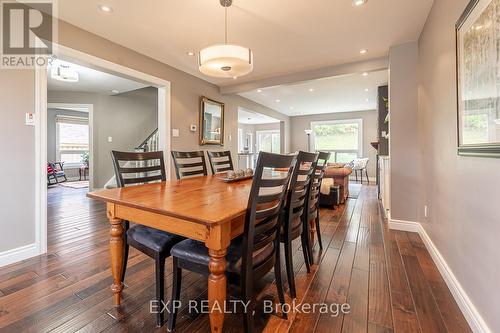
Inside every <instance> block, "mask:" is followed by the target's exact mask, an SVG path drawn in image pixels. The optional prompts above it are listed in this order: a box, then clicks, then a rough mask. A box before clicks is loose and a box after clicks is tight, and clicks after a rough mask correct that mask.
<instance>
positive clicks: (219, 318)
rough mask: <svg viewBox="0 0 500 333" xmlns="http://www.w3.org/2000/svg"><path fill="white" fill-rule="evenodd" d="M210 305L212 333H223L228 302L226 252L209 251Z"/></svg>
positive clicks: (225, 250)
mask: <svg viewBox="0 0 500 333" xmlns="http://www.w3.org/2000/svg"><path fill="white" fill-rule="evenodd" d="M208 253H209V254H210V263H209V264H208V268H209V270H210V275H209V277H208V303H209V309H210V315H209V316H210V328H211V331H212V333H215V332H218V333H220V332H222V326H223V324H224V312H223V309H224V304H225V302H226V265H227V263H226V258H225V257H226V253H227V249H224V250H212V249H209V250H208Z"/></svg>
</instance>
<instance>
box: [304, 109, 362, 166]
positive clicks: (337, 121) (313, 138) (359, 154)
mask: <svg viewBox="0 0 500 333" xmlns="http://www.w3.org/2000/svg"><path fill="white" fill-rule="evenodd" d="M339 124H358V149H329V150H323V149H320V150H318V149H316V135H315V132H314V127H315V126H318V125H339ZM310 129H311V145H312V149H313V150H314V151H326V152H330V153H334V155H335V162H337V154H338V153H356V154H357V158H362V157H363V119H362V118H351V119H335V120H320V121H312V122H311V124H310Z"/></svg>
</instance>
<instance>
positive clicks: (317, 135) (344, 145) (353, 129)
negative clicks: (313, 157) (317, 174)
mask: <svg viewBox="0 0 500 333" xmlns="http://www.w3.org/2000/svg"><path fill="white" fill-rule="evenodd" d="M311 129H312V144H313V147H314V150H316V151H328V152H331V153H332V156H331V157H330V162H338V163H348V162H351V161H352V160H354V159H356V158H358V157H361V156H362V155H363V151H362V147H363V120H362V119H347V120H332V121H322V122H313V123H311Z"/></svg>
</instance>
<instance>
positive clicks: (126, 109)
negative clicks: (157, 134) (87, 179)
mask: <svg viewBox="0 0 500 333" xmlns="http://www.w3.org/2000/svg"><path fill="white" fill-rule="evenodd" d="M47 99H48V102H49V103H76V104H92V105H93V111H94V120H93V132H94V135H93V139H94V140H93V151H94V187H95V188H102V187H104V184H106V182H107V181H108V180H109V179H110V178H111V177H112V176H113V174H114V172H113V165H112V162H111V156H110V152H111V150H113V149H114V150H125V151H131V150H133V149H134V148H135V147H136V146H138V145H139V144H140V143H141V142H142V141H144V139H146V138H147V136H148V135H149V134H151V133H152V132H153V131H154V130H155V129H156V128H157V127H158V89H156V88H151V87H150V88H143V89H139V90H135V91H131V92H128V93H123V94H118V95H113V96H109V95H105V94H95V93H79V92H69V91H49V93H48V96H47ZM108 136H111V137H112V138H113V142H108Z"/></svg>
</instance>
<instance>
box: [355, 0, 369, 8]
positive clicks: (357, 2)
mask: <svg viewBox="0 0 500 333" xmlns="http://www.w3.org/2000/svg"><path fill="white" fill-rule="evenodd" d="M367 2H368V0H353V1H352V5H353V6H356V7H359V6H362V5H364V4H365V3H367Z"/></svg>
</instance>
